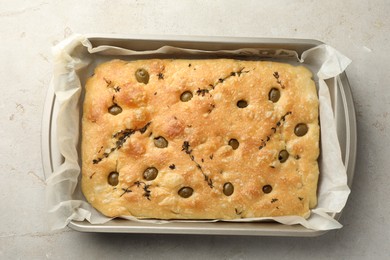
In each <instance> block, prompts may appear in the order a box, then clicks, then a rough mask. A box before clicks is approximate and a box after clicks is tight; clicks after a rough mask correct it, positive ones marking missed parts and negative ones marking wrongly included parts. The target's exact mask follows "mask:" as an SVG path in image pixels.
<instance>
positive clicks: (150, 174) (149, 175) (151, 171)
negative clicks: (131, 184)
mask: <svg viewBox="0 0 390 260" xmlns="http://www.w3.org/2000/svg"><path fill="white" fill-rule="evenodd" d="M157 174H158V170H157V169H156V167H148V168H146V170H145V171H144V174H143V177H144V179H145V180H147V181H152V180H154V179H156V178H157Z"/></svg>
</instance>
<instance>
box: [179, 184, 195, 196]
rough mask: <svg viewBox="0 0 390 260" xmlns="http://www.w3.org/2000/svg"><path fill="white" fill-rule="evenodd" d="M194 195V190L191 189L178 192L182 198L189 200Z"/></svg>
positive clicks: (187, 188) (182, 189) (184, 188)
mask: <svg viewBox="0 0 390 260" xmlns="http://www.w3.org/2000/svg"><path fill="white" fill-rule="evenodd" d="M192 193H194V190H193V189H192V188H191V187H183V188H181V189H180V190H179V191H178V194H179V195H180V197H182V198H189V197H191V196H192Z"/></svg>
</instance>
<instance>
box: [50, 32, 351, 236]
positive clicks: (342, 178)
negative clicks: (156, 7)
mask: <svg viewBox="0 0 390 260" xmlns="http://www.w3.org/2000/svg"><path fill="white" fill-rule="evenodd" d="M194 55H196V57H197V58H213V57H214V58H217V57H232V58H233V57H235V58H240V59H271V60H273V59H274V60H276V61H285V62H289V63H292V64H294V65H298V64H299V63H301V64H302V65H304V66H307V67H309V68H310V70H311V71H312V72H313V73H314V74H315V75H316V77H315V81H316V82H317V83H318V84H317V85H318V93H319V101H320V124H321V140H322V142H321V155H320V158H319V161H320V179H319V186H318V193H317V194H318V205H317V207H316V208H314V209H312V210H311V216H310V217H309V218H308V219H304V218H302V217H296V216H288V217H275V218H251V219H248V218H247V219H237V220H230V221H236V222H248V221H259V220H267V219H273V220H275V221H277V222H280V223H283V224H286V225H293V224H301V225H303V226H305V227H306V228H309V229H313V230H330V229H338V228H341V227H342V225H341V224H340V223H339V222H337V221H336V220H335V219H334V218H333V217H332V216H333V215H334V214H335V213H338V212H340V211H341V210H342V209H343V207H344V206H345V203H346V201H347V199H348V195H349V193H350V189H349V187H348V185H347V174H346V169H345V166H344V164H343V162H342V158H341V151H340V146H339V142H338V139H337V133H336V125H335V120H334V114H333V110H332V106H331V100H330V94H329V89H328V86H327V85H326V82H325V79H329V78H333V77H335V76H337V75H338V74H340V73H342V72H343V71H344V70H345V68H346V67H347V66H348V65H349V64H350V62H351V61H350V60H349V59H348V58H347V57H345V56H343V55H342V54H341V53H339V52H338V51H337V50H335V49H333V48H332V47H330V46H328V45H320V46H317V47H315V48H313V49H310V50H307V51H305V52H304V53H303V54H302V55H301V57H298V54H297V53H296V52H294V51H291V50H277V51H275V50H266V49H240V50H234V51H230V50H229V51H226V50H220V51H200V50H190V49H180V48H175V47H170V46H164V47H162V48H160V49H158V50H151V51H132V50H127V49H123V48H119V47H115V46H97V47H92V45H91V43H90V42H89V41H88V39H87V38H86V37H85V36H82V35H73V36H71V37H70V38H68V39H66V40H64V41H62V42H60V43H59V44H58V45H56V46H55V47H53V56H54V75H53V80H52V82H51V84H52V86H51V87H54V89H55V95H56V98H57V100H58V102H59V103H60V109H59V113H58V117H57V135H58V148H59V151H60V152H61V154H62V156H63V157H64V162H63V164H62V165H60V166H59V167H58V168H57V169H56V170H55V171H54V172H53V173H52V174H51V175H50V177H49V178H48V179H47V190H46V204H47V207H48V214H49V224H50V226H51V228H52V229H60V228H63V227H65V226H66V225H67V224H68V223H69V222H70V221H71V220H77V221H82V220H85V219H86V220H88V221H89V222H90V223H92V224H98V223H105V222H107V221H109V220H110V218H107V217H105V216H103V215H102V214H100V213H99V212H97V211H96V210H95V209H94V208H93V207H91V206H90V205H89V204H88V203H87V202H86V200H85V198H84V197H83V195H82V193H81V189H80V187H79V180H80V159H79V154H78V146H79V133H80V118H81V99H82V95H81V94H82V88H83V83H84V82H85V79H86V77H87V76H88V75H91V74H92V71H93V69H94V67H95V66H96V65H97V64H98V63H100V62H103V61H107V60H110V59H112V58H116V57H119V58H122V59H140V58H148V57H188V56H191V57H192V58H194V57H195V56H194ZM126 218H127V219H129V221H143V222H152V223H160V224H163V223H167V222H171V221H164V220H139V219H136V218H134V217H126ZM177 221H179V220H177ZM193 221H195V220H193ZM213 221H219V220H213ZM180 222H186V221H180ZM202 222H205V221H202ZM206 222H210V221H206Z"/></svg>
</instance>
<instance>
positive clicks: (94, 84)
mask: <svg viewBox="0 0 390 260" xmlns="http://www.w3.org/2000/svg"><path fill="white" fill-rule="evenodd" d="M311 77H312V74H311V72H310V71H309V70H308V69H306V68H304V67H303V66H292V65H289V64H283V63H276V62H269V61H240V60H232V59H210V60H181V59H173V60H172V59H164V60H158V59H152V60H137V61H122V60H112V61H109V62H106V63H104V64H101V65H99V66H98V67H97V68H96V69H95V73H94V75H93V76H92V77H91V78H89V79H88V81H87V84H86V87H85V99H84V108H83V119H82V191H83V193H84V195H85V197H86V199H87V200H88V201H89V203H90V204H91V205H92V206H93V207H95V208H96V209H97V210H98V211H100V212H101V213H103V214H104V215H106V216H109V217H117V216H129V215H130V216H134V217H137V218H156V219H237V218H251V217H274V216H286V215H298V216H303V217H308V216H309V214H310V208H313V207H314V206H315V205H316V203H317V198H316V190H317V180H318V174H319V169H318V163H317V158H318V156H319V123H318V97H317V92H316V87H315V84H314V82H313V80H312V78H311Z"/></svg>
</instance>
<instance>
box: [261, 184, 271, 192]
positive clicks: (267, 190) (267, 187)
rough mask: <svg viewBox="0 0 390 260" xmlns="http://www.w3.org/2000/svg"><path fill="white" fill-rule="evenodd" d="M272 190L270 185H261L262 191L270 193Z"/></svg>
mask: <svg viewBox="0 0 390 260" xmlns="http://www.w3.org/2000/svg"><path fill="white" fill-rule="evenodd" d="M271 191H272V186H271V185H264V186H263V192H264V193H270V192H271Z"/></svg>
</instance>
